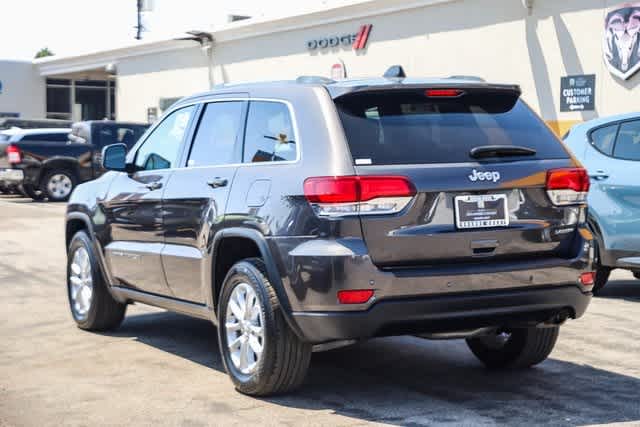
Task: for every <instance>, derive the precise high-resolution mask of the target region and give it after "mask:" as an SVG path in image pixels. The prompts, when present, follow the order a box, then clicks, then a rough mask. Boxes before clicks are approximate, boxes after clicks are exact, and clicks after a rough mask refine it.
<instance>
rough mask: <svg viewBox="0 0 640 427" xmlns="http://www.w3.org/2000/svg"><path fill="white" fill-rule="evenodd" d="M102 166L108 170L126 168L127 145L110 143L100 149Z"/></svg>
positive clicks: (124, 169)
mask: <svg viewBox="0 0 640 427" xmlns="http://www.w3.org/2000/svg"><path fill="white" fill-rule="evenodd" d="M102 167H103V168H105V169H106V170H110V171H119V172H125V171H126V170H127V146H126V145H124V144H111V145H107V146H106V147H104V148H103V149H102Z"/></svg>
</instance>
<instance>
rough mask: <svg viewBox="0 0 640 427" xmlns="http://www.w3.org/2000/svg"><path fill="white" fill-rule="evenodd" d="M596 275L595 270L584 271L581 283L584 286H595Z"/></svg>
mask: <svg viewBox="0 0 640 427" xmlns="http://www.w3.org/2000/svg"><path fill="white" fill-rule="evenodd" d="M595 276H596V273H594V272H593V271H590V272H588V273H582V274H581V275H580V283H581V284H582V286H593V283H594V281H595Z"/></svg>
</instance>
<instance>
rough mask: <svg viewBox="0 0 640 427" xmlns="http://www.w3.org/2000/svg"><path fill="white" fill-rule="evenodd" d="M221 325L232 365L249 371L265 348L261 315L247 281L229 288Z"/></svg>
mask: <svg viewBox="0 0 640 427" xmlns="http://www.w3.org/2000/svg"><path fill="white" fill-rule="evenodd" d="M224 327H225V330H226V334H227V346H228V349H229V354H230V356H231V361H232V362H233V365H234V366H235V368H236V369H238V370H239V371H240V372H241V373H243V374H245V375H250V374H252V373H253V372H254V371H255V370H256V368H257V367H258V365H259V363H260V358H261V356H262V351H263V349H264V319H263V314H262V306H261V304H260V300H259V298H258V295H256V292H255V291H254V289H253V288H252V287H251V286H250V285H249V284H247V283H244V282H243V283H239V284H237V285H236V287H235V288H234V289H233V291H232V292H231V296H230V297H229V302H228V304H227V309H226V313H225V325H224Z"/></svg>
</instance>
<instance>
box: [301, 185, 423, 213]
mask: <svg viewBox="0 0 640 427" xmlns="http://www.w3.org/2000/svg"><path fill="white" fill-rule="evenodd" d="M415 194H416V189H415V187H414V186H413V184H412V183H411V181H409V179H407V178H406V177H403V176H321V177H313V178H307V179H306V180H305V182H304V195H305V197H306V198H307V200H308V201H309V203H311V205H312V207H313V208H314V211H315V212H316V214H317V215H318V216H325V217H339V216H347V215H376V214H378V215H382V214H393V213H397V212H400V211H401V210H402V209H404V208H405V207H406V206H407V204H409V202H410V201H411V199H412V198H413V196H415Z"/></svg>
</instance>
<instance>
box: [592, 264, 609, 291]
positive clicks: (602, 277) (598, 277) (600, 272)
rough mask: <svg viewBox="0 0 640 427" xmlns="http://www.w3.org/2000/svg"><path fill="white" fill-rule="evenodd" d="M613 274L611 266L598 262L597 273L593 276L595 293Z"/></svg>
mask: <svg viewBox="0 0 640 427" xmlns="http://www.w3.org/2000/svg"><path fill="white" fill-rule="evenodd" d="M610 274H611V268H609V267H604V266H602V265H599V264H596V274H595V276H594V278H593V293H594V294H597V293H598V292H599V291H600V290H602V288H604V285H606V284H607V282H608V281H609V275H610Z"/></svg>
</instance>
